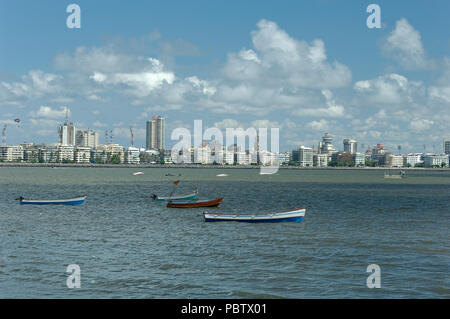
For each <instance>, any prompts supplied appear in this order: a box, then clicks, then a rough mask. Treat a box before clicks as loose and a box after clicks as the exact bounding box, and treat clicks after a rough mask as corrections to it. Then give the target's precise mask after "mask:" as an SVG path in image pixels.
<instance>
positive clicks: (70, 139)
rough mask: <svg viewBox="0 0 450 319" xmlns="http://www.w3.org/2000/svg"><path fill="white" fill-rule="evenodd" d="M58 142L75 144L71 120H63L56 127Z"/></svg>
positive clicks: (73, 127)
mask: <svg viewBox="0 0 450 319" xmlns="http://www.w3.org/2000/svg"><path fill="white" fill-rule="evenodd" d="M58 133H59V144H61V145H75V126H74V125H73V123H72V122H70V123H67V122H65V123H64V124H63V125H60V126H59V128H58Z"/></svg>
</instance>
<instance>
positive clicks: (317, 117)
mask: <svg viewBox="0 0 450 319" xmlns="http://www.w3.org/2000/svg"><path fill="white" fill-rule="evenodd" d="M71 3H75V4H77V5H79V7H80V8H81V28H79V29H77V28H73V29H70V28H68V27H67V25H66V20H67V18H68V16H69V15H70V13H67V12H66V8H67V6H68V5H69V4H71ZM372 3H375V4H377V5H379V7H380V10H381V28H368V26H367V24H366V20H367V18H368V17H369V16H370V14H371V13H368V12H367V11H366V8H367V6H368V5H369V4H372ZM449 12H450V2H449V1H337V0H336V1H333V0H317V1H313V0H311V1H283V0H280V1H263V0H261V1H234V0H227V1H219V0H217V1H203V0H196V1H157V0H154V1H137V0H135V1H128V2H125V1H112V0H109V1H105V0H96V1H81V0H74V1H61V0H42V1H23V0H14V1H10V0H8V1H5V0H0V125H2V126H3V125H4V124H7V125H8V126H7V143H8V144H17V143H21V142H24V141H27V142H34V143H55V142H57V141H58V134H57V127H58V125H59V124H61V123H63V122H64V120H65V115H66V112H65V110H66V108H67V109H69V120H70V121H73V122H74V124H75V126H76V128H77V129H88V128H90V129H94V130H96V131H98V132H99V134H100V142H101V143H102V142H104V132H105V130H107V131H113V136H114V142H116V143H120V144H122V145H124V146H128V145H130V133H129V128H130V126H132V127H133V130H134V141H135V143H134V144H135V145H136V146H142V147H144V146H145V122H146V121H147V120H149V119H151V117H152V116H153V115H160V116H163V117H165V119H166V147H167V148H170V147H171V146H172V145H174V144H175V143H177V140H171V132H172V131H173V130H174V129H175V128H183V127H184V128H188V129H190V130H193V126H194V120H202V121H203V128H204V129H206V128H208V127H217V128H220V129H222V130H224V132H225V128H227V127H229V128H239V127H242V128H244V129H246V128H249V127H255V128H259V127H267V128H279V130H280V150H291V149H294V148H296V147H298V146H300V145H306V146H314V145H315V146H316V147H317V143H318V142H319V141H320V140H321V137H322V135H323V134H324V133H325V132H328V133H331V134H332V135H333V136H334V137H335V141H334V145H335V147H336V148H337V149H343V145H342V140H343V139H344V138H354V139H356V140H357V141H358V144H359V150H361V148H362V146H363V145H364V149H367V148H368V147H369V146H373V145H375V144H377V143H383V144H384V145H385V147H386V148H388V149H390V150H392V151H394V150H397V146H398V145H401V148H402V150H403V151H404V152H422V151H424V150H425V151H427V152H441V151H442V140H443V138H444V137H448V136H450V129H449V127H450V125H449V123H450V114H449V113H450V112H449V111H450V33H449V31H448V30H450V21H449V19H448V18H447V16H448V13H449ZM16 118H19V119H20V123H16V122H15V121H14V119H16ZM224 135H225V134H224Z"/></svg>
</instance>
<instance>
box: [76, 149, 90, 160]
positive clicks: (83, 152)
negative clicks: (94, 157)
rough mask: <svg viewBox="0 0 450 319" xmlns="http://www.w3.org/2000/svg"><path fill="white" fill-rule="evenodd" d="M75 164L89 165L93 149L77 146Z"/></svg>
mask: <svg viewBox="0 0 450 319" xmlns="http://www.w3.org/2000/svg"><path fill="white" fill-rule="evenodd" d="M74 160H75V163H79V164H89V162H90V161H91V148H90V147H82V146H77V147H76V148H75V153H74Z"/></svg>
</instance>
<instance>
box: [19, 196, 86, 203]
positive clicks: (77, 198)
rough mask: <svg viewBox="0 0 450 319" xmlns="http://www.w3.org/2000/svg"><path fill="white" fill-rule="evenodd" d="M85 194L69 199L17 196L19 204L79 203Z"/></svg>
mask: <svg viewBox="0 0 450 319" xmlns="http://www.w3.org/2000/svg"><path fill="white" fill-rule="evenodd" d="M85 199H86V196H80V197H75V198H70V199H25V198H23V197H22V196H20V197H19V198H18V200H20V205H81V204H83V203H84V200H85Z"/></svg>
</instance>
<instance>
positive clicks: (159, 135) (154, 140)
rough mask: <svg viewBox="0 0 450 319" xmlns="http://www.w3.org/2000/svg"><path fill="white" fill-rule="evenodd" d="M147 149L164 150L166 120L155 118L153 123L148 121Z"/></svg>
mask: <svg viewBox="0 0 450 319" xmlns="http://www.w3.org/2000/svg"><path fill="white" fill-rule="evenodd" d="M146 140H147V141H146V149H148V150H151V149H153V150H163V149H164V118H163V117H161V116H153V117H152V120H151V121H147V134H146Z"/></svg>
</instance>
